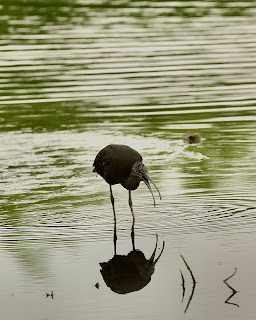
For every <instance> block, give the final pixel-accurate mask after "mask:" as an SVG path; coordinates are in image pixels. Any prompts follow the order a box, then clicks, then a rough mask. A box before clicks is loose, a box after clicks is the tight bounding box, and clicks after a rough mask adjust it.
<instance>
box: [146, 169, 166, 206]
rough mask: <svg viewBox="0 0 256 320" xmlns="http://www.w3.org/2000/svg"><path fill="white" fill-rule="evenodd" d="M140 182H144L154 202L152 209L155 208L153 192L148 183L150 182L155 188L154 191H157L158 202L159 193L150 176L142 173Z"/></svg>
mask: <svg viewBox="0 0 256 320" xmlns="http://www.w3.org/2000/svg"><path fill="white" fill-rule="evenodd" d="M142 180H143V181H144V182H145V185H146V186H147V187H148V189H149V191H150V192H151V194H152V197H153V201H154V207H155V206H156V201H155V197H154V194H153V191H152V189H151V186H150V184H149V182H151V183H152V184H153V186H154V187H155V188H156V190H157V192H158V194H159V198H160V200H161V199H162V197H161V193H160V191H159V189H158V188H157V186H156V184H155V182H154V181H153V180H152V179H151V178H150V176H149V175H148V174H147V173H143V175H142Z"/></svg>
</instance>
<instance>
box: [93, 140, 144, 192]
mask: <svg viewBox="0 0 256 320" xmlns="http://www.w3.org/2000/svg"><path fill="white" fill-rule="evenodd" d="M137 161H139V162H142V157H141V155H140V154H139V153H138V152H137V151H136V150H134V149H132V148H130V147H129V146H126V145H120V144H110V145H108V146H106V147H105V148H104V149H102V150H101V151H100V152H99V153H98V154H97V156H96V158H95V160H94V163H93V166H94V171H96V172H97V173H98V174H99V175H101V176H102V178H104V179H105V180H106V182H107V183H108V184H110V185H114V184H118V183H121V185H122V186H123V187H124V188H126V189H127V190H135V189H137V188H138V186H139V184H140V181H141V180H139V179H136V178H133V177H131V171H132V167H133V165H134V164H135V163H136V162H137Z"/></svg>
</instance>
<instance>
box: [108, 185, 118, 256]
mask: <svg viewBox="0 0 256 320" xmlns="http://www.w3.org/2000/svg"><path fill="white" fill-rule="evenodd" d="M109 186H110V200H111V203H112V208H113V213H114V246H115V248H116V240H117V236H116V211H115V199H114V196H113V192H112V187H111V185H109ZM115 253H116V252H115Z"/></svg>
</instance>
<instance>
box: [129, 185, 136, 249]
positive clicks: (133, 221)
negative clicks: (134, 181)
mask: <svg viewBox="0 0 256 320" xmlns="http://www.w3.org/2000/svg"><path fill="white" fill-rule="evenodd" d="M129 206H130V209H131V213H132V231H131V236H132V246H133V249H135V245H134V224H135V215H134V212H133V208H132V193H131V190H129Z"/></svg>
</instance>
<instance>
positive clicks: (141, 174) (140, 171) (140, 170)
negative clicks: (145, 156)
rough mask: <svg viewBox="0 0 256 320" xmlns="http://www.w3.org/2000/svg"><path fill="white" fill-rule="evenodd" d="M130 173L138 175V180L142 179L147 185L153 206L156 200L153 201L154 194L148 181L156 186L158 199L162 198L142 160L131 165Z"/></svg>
mask: <svg viewBox="0 0 256 320" xmlns="http://www.w3.org/2000/svg"><path fill="white" fill-rule="evenodd" d="M131 175H134V176H136V177H138V178H139V179H140V181H143V182H144V183H145V185H146V186H147V187H148V189H149V191H150V193H151V195H152V198H153V202H154V207H155V206H156V201H155V197H154V194H153V191H152V189H151V186H150V183H149V182H151V183H152V184H153V186H154V187H155V188H156V190H157V191H158V194H159V197H160V199H162V197H161V194H160V191H159V189H158V188H157V186H156V184H155V183H154V181H153V180H152V179H151V178H150V176H149V175H148V168H147V167H146V166H145V165H144V164H143V163H142V162H140V161H136V162H135V163H134V165H133V167H132V171H131Z"/></svg>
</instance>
